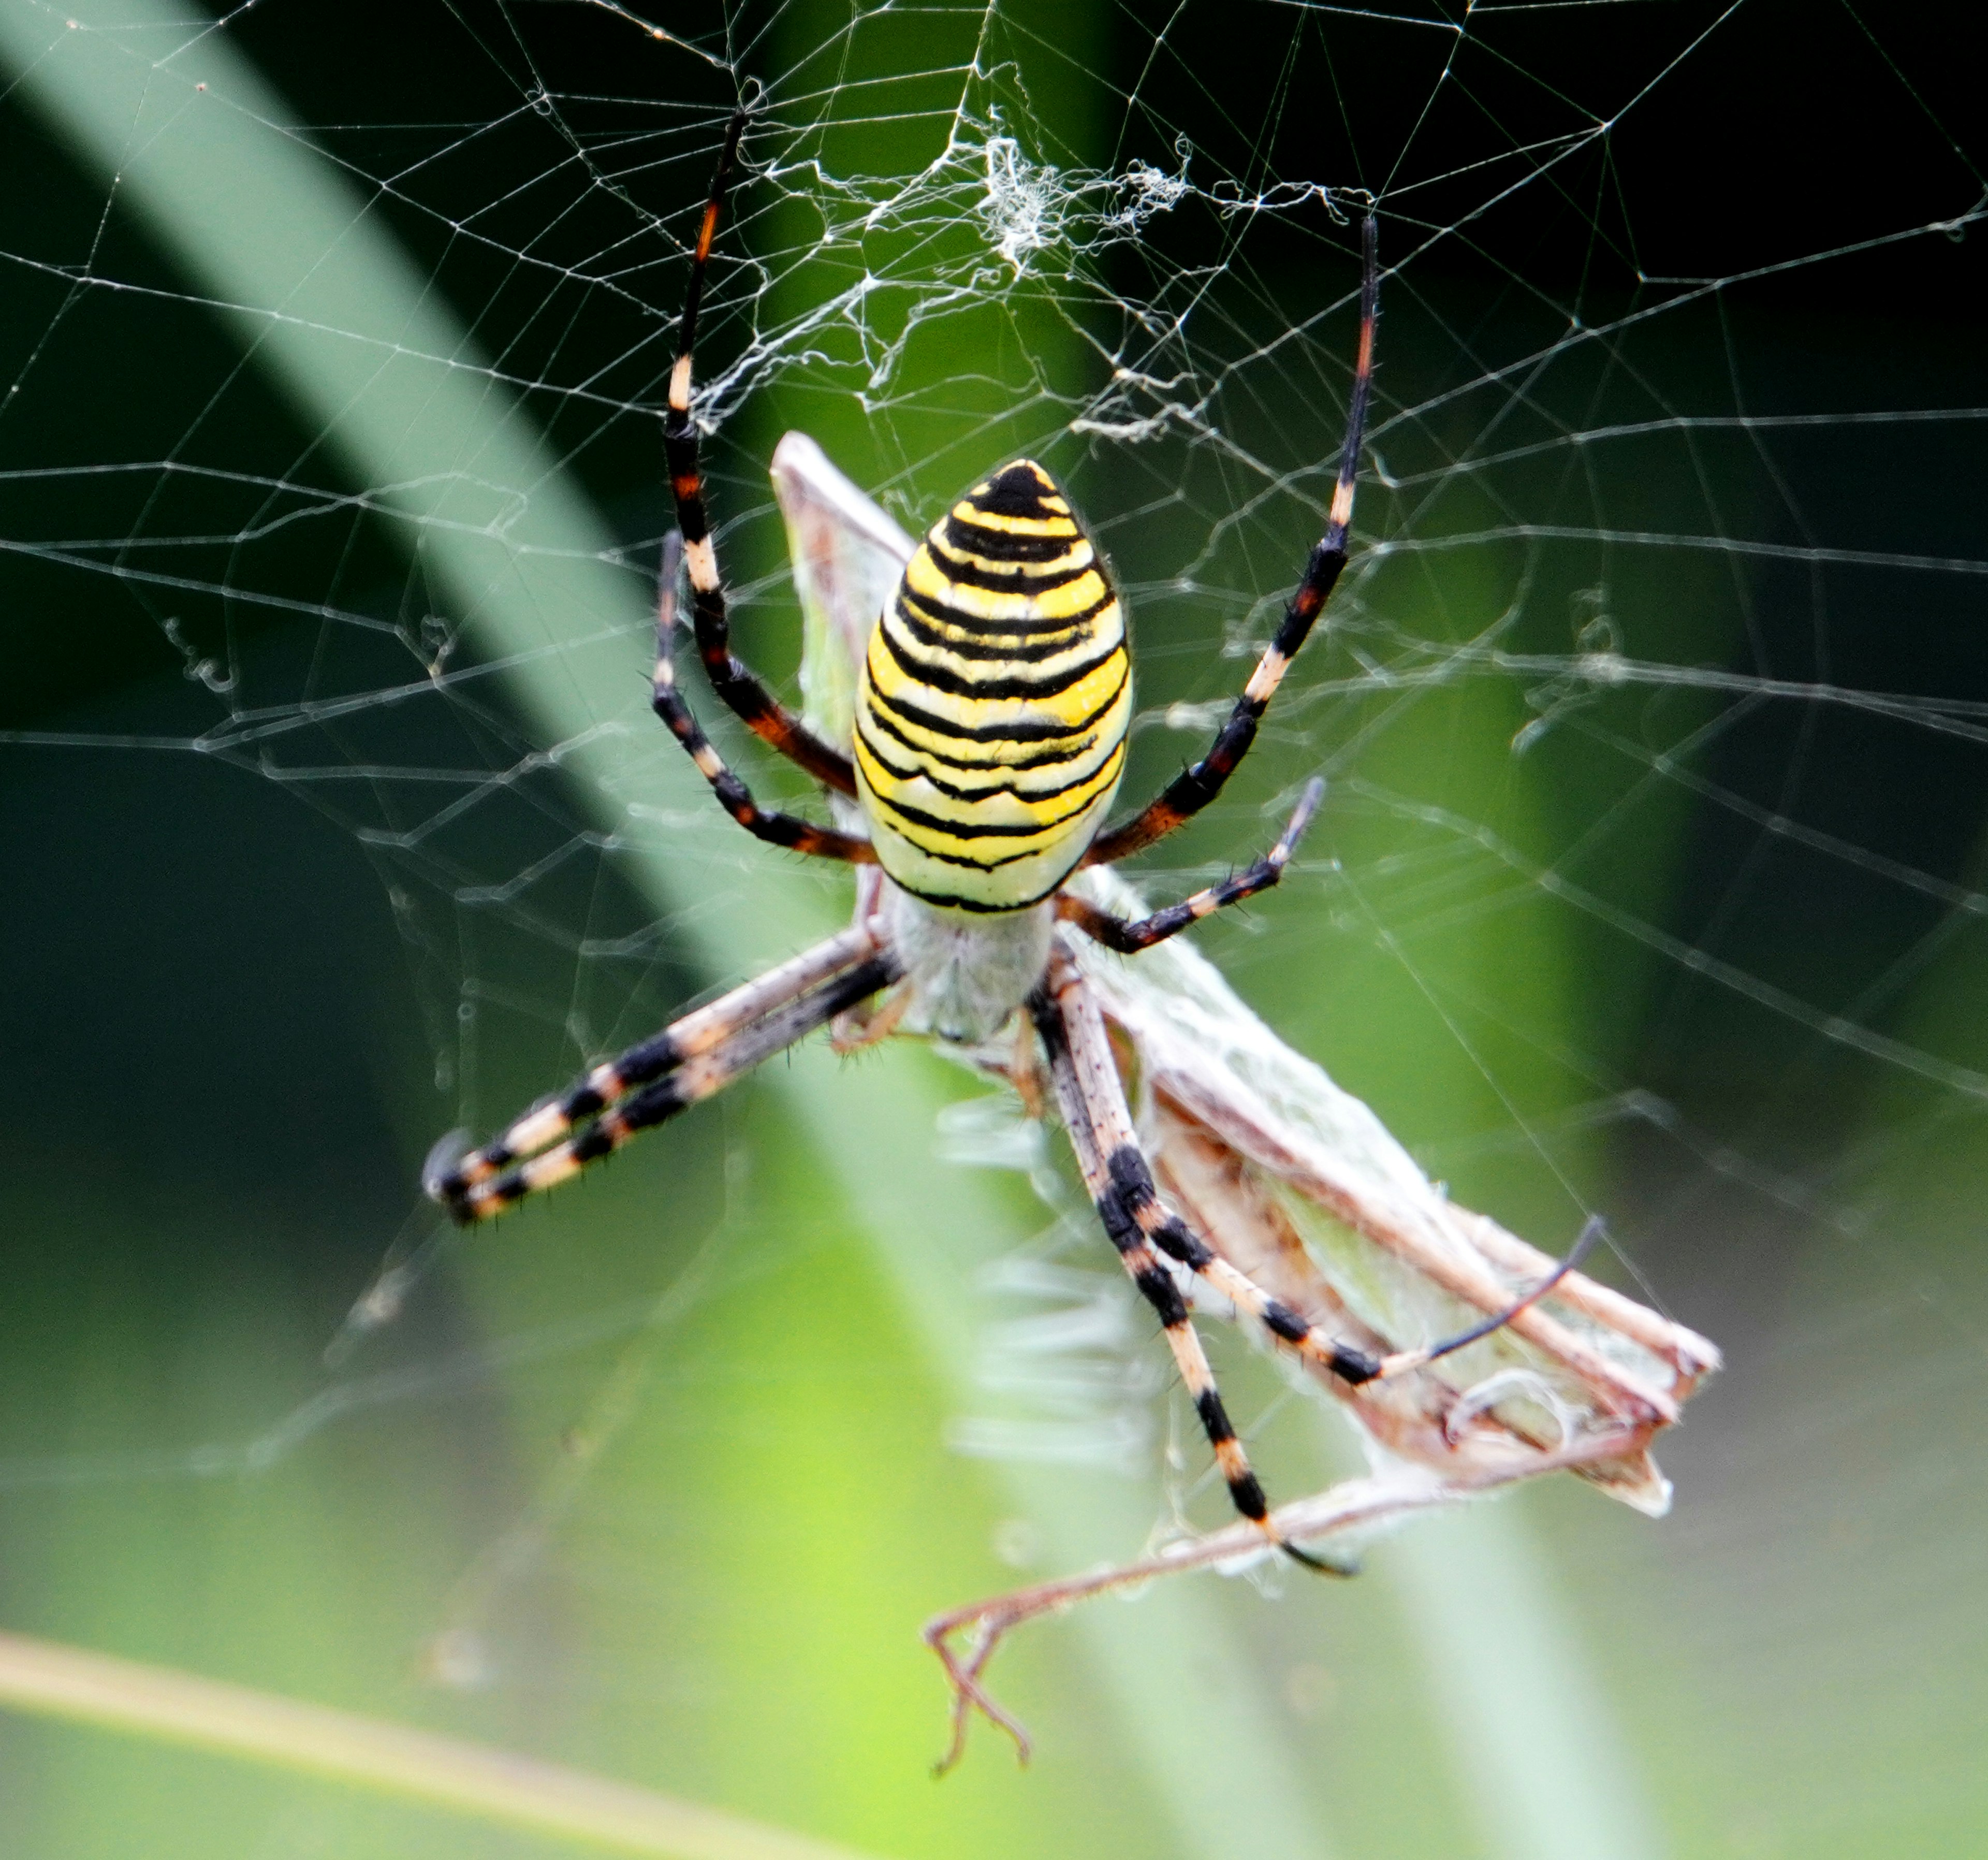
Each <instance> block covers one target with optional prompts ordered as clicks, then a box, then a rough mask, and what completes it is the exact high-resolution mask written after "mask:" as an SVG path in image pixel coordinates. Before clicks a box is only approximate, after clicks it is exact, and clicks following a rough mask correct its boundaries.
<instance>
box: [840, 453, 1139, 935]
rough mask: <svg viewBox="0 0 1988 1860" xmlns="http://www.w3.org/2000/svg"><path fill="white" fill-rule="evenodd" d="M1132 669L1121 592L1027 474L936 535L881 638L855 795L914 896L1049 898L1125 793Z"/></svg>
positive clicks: (955, 514)
mask: <svg viewBox="0 0 1988 1860" xmlns="http://www.w3.org/2000/svg"><path fill="white" fill-rule="evenodd" d="M1131 716H1132V667H1131V659H1130V658H1129V657H1128V655H1127V653H1126V651H1125V624H1124V615H1123V614H1121V611H1120V610H1119V606H1118V595H1117V590H1116V589H1114V587H1112V585H1111V577H1110V575H1109V574H1108V573H1107V571H1106V570H1105V566H1104V563H1103V561H1102V560H1100V558H1099V556H1098V554H1097V551H1096V550H1094V548H1093V547H1092V546H1091V543H1090V538H1089V537H1088V536H1086V535H1085V534H1084V530H1083V528H1082V526H1080V524H1079V523H1078V522H1077V519H1076V518H1075V516H1073V515H1072V513H1071V511H1070V504H1069V501H1068V500H1067V499H1066V498H1065V497H1064V496H1063V493H1062V492H1060V491H1059V490H1058V489H1057V486H1056V483H1055V481H1054V480H1053V479H1051V478H1050V475H1049V474H1048V472H1045V471H1044V470H1043V468H1042V467H1041V466H1040V465H1036V464H1035V463H1034V462H1032V461H1031V460H1029V459H1026V458H1025V459H1023V460H1021V461H1019V462H1018V463H1016V464H1014V465H1009V466H1007V467H1006V468H1004V469H1003V470H1002V471H1000V472H996V474H995V475H994V476H993V477H992V478H990V479H987V480H986V482H983V483H981V484H978V485H975V486H974V487H973V489H972V490H970V491H969V492H967V493H966V495H965V496H964V497H962V499H960V500H959V501H958V502H957V503H956V504H955V505H954V506H952V509H950V510H949V511H948V512H946V514H945V516H943V517H942V518H941V519H939V520H938V522H936V523H935V524H934V525H933V526H932V527H931V530H930V532H929V533H928V534H927V535H926V536H925V540H924V541H923V542H921V543H920V544H919V545H918V552H917V553H916V554H915V555H914V556H912V557H911V562H910V563H909V564H908V566H907V567H906V568H905V570H904V579H903V580H901V582H899V583H898V591H897V593H896V594H895V595H894V597H892V600H891V604H890V605H889V607H887V608H886V609H885V610H884V614H883V617H882V618H881V619H880V620H879V621H877V626H876V628H875V631H873V632H872V633H871V635H870V649H869V652H868V654H867V656H866V658H865V659H864V667H863V681H862V687H861V689H860V692H859V694H858V696H857V706H856V787H857V794H858V795H859V796H860V798H861V800H862V803H863V806H864V810H865V811H866V812H867V813H868V815H869V817H870V823H871V834H872V836H873V837H874V840H875V841H876V844H877V858H878V860H879V861H880V862H881V864H882V865H883V867H884V871H887V872H888V873H889V874H891V878H894V880H895V881H897V882H898V884H900V885H901V886H902V887H903V888H904V889H905V890H906V891H910V892H912V893H914V894H915V895H917V896H918V897H920V898H924V899H925V901H927V902H928V903H930V904H935V905H945V906H950V907H952V908H956V909H960V910H966V911H1014V910H1019V909H1020V908H1022V907H1023V906H1024V905H1031V904H1033V903H1035V902H1036V901H1037V900H1038V899H1040V898H1045V897H1046V896H1047V895H1048V894H1050V892H1051V891H1054V890H1055V889H1056V888H1057V886H1058V885H1059V884H1061V883H1062V882H1063V880H1064V879H1065V878H1067V877H1069V875H1070V872H1071V871H1072V870H1073V868H1074V867H1075V866H1076V864H1077V861H1078V860H1079V859H1080V858H1082V857H1083V856H1084V849H1085V848H1086V847H1087V846H1089V845H1090V841H1091V840H1092V838H1093V837H1094V835H1095V834H1096V833H1097V829H1098V827H1099V826H1100V824H1101V823H1102V822H1103V820H1104V810H1105V809H1106V808H1107V807H1110V806H1111V796H1112V795H1113V794H1114V793H1115V792H1116V790H1117V786H1118V777H1119V776H1120V774H1121V773H1122V771H1123V769H1124V764H1125V732H1126V729H1127V727H1128V725H1129V724H1130V722H1131Z"/></svg>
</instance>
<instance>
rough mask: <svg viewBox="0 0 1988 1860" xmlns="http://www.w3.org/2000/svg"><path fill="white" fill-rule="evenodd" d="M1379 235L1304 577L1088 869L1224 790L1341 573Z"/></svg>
mask: <svg viewBox="0 0 1988 1860" xmlns="http://www.w3.org/2000/svg"><path fill="white" fill-rule="evenodd" d="M1379 236H1380V235H1379V232H1378V228H1376V226H1375V225H1374V217H1373V215H1371V214H1369V215H1368V216H1367V219H1366V222H1365V224H1364V226H1363V227H1362V228H1361V259H1362V270H1361V283H1360V352H1359V357H1358V359H1357V361H1356V362H1355V363H1354V374H1353V394H1352V400H1351V404H1350V405H1349V406H1348V408H1347V414H1346V438H1345V441H1344V444H1343V445H1342V446H1341V450H1340V455H1339V477H1338V480H1337V482H1336V483H1335V484H1334V486H1333V491H1332V504H1331V507H1330V509H1328V510H1327V512H1326V521H1325V533H1324V536H1321V537H1320V539H1319V541H1318V543H1317V545H1316V546H1314V547H1313V550H1312V552H1311V560H1310V561H1309V562H1308V563H1307V564H1306V565H1305V572H1304V579H1303V580H1301V581H1300V583H1298V586H1297V593H1296V594H1293V595H1292V597H1291V598H1290V604H1289V605H1287V606H1286V607H1285V609H1284V617H1283V621H1281V622H1280V624H1279V626H1278V627H1277V631H1276V637H1274V638H1273V640H1272V641H1270V645H1269V647H1268V648H1266V651H1265V652H1264V654H1263V657H1262V658H1260V659H1259V660H1258V661H1256V670H1255V671H1253V672H1252V673H1251V674H1250V675H1249V683H1248V684H1247V685H1245V686H1244V687H1243V688H1242V696H1240V697H1239V698H1237V699H1236V705H1235V708H1233V709H1232V710H1231V711H1230V712H1229V720H1228V722H1226V723H1225V724H1223V725H1222V728H1221V729H1220V730H1219V732H1217V734H1216V736H1215V742H1214V743H1213V745H1212V747H1211V748H1210V749H1209V752H1208V753H1207V754H1206V755H1205V756H1203V757H1202V759H1201V760H1200V761H1199V762H1198V763H1195V764H1193V765H1192V766H1191V767H1190V768H1188V769H1184V770H1183V771H1182V773H1180V774H1179V775H1178V776H1176V777H1175V779H1174V780H1173V781H1172V783H1171V784H1170V785H1169V786H1168V788H1167V790H1166V791H1165V793H1163V794H1161V796H1160V797H1159V799H1158V800H1156V801H1155V802H1153V803H1151V806H1149V807H1147V808H1146V810H1144V812H1143V813H1138V814H1135V815H1134V816H1133V817H1132V818H1131V820H1128V821H1126V822H1125V823H1124V824H1123V825H1122V826H1118V827H1108V828H1107V829H1106V830H1105V831H1104V832H1103V833H1101V834H1099V835H1098V836H1097V838H1096V839H1095V840H1093V841H1092V842H1091V846H1090V851H1088V852H1087V853H1086V854H1084V864H1086V865H1110V864H1114V862H1115V861H1118V860H1120V859H1123V858H1125V857H1128V855H1130V854H1133V853H1136V852H1138V851H1139V850H1140V848H1141V847H1146V846H1150V845H1151V844H1152V843H1153V842H1154V841H1155V840H1158V839H1161V838H1163V837H1165V835H1166V834H1170V833H1171V832H1172V831H1173V830H1174V829H1175V827H1178V826H1180V825H1181V824H1182V823H1183V822H1185V821H1186V820H1192V818H1193V817H1194V816H1195V815H1196V814H1197V813H1200V811H1201V810H1202V808H1204V807H1206V806H1207V805H1208V804H1209V802H1211V801H1212V800H1214V799H1215V796H1217V795H1218V794H1219V793H1221V792H1222V786H1223V785H1224V784H1225V783H1226V782H1227V781H1228V780H1229V776H1232V774H1234V773H1236V765H1237V764H1238V763H1240V762H1241V761H1242V758H1243V757H1244V756H1246V755H1247V754H1248V753H1249V746H1250V745H1251V744H1252V743H1253V742H1255V741H1256V725H1258V723H1259V722H1261V720H1262V719H1263V713H1264V712H1265V711H1266V710H1267V709H1269V708H1270V700H1271V698H1273V697H1275V696H1276V692H1277V687H1278V685H1280V684H1281V683H1282V682H1283V676H1284V674H1285V673H1286V671H1289V670H1290V664H1291V661H1292V660H1293V659H1294V658H1297V654H1298V649H1299V648H1300V647H1301V646H1303V644H1304V643H1305V641H1306V639H1307V637H1309V636H1310V632H1311V629H1312V623H1313V621H1316V620H1317V618H1318V617H1319V614H1320V612H1321V610H1323V609H1324V606H1325V604H1326V602H1327V600H1329V599H1330V597H1331V594H1332V590H1333V587H1334V584H1335V583H1337V581H1338V580H1339V573H1340V570H1341V569H1343V568H1344V567H1345V566H1346V533H1347V528H1348V526H1350V525H1351V522H1352V521H1353V489H1354V480H1355V479H1357V477H1358V476H1359V472H1360V450H1361V445H1363V444H1364V441H1365V439H1366V435H1367V406H1368V401H1369V399H1370V398H1371V394H1372V391H1373V384H1374V321H1375V319H1376V317H1377V316H1378V315H1379V312H1380V289H1381V286H1380V261H1379V257H1378V245H1379Z"/></svg>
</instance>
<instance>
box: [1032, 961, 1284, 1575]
mask: <svg viewBox="0 0 1988 1860" xmlns="http://www.w3.org/2000/svg"><path fill="white" fill-rule="evenodd" d="M1028 1005H1029V1016H1030V1018H1031V1019H1032V1020H1033V1021H1034V1022H1035V1026H1036V1033H1037V1034H1038V1035H1039V1036H1040V1038H1041V1040H1042V1043H1043V1049H1044V1050H1045V1051H1046V1053H1048V1055H1049V1060H1050V1078H1051V1080H1053V1083H1054V1084H1055V1087H1056V1092H1057V1101H1058V1103H1059V1104H1060V1108H1061V1109H1062V1111H1063V1124H1064V1126H1065V1128H1067V1130H1068V1131H1069V1133H1070V1147H1071V1148H1072V1149H1073V1151H1074V1152H1075V1153H1076V1156H1077V1170H1078V1173H1079V1174H1080V1175H1082V1176H1083V1178H1084V1186H1085V1188H1086V1189H1087V1190H1089V1192H1090V1197H1091V1201H1092V1202H1093V1204H1094V1206H1095V1207H1096V1209H1097V1218H1098V1219H1099V1221H1100V1223H1101V1224H1102V1225H1103V1226H1104V1232H1105V1235H1106V1236H1107V1238H1108V1239H1110V1240H1111V1244H1112V1246H1114V1248H1115V1249H1116V1250H1117V1254H1118V1258H1119V1260H1120V1263H1121V1264H1122V1265H1123V1266H1124V1268H1125V1270H1126V1272H1127V1273H1128V1275H1129V1276H1130V1277H1131V1280H1132V1283H1134V1285H1135V1286H1137V1287H1138V1290H1139V1294H1140V1296H1141V1297H1143V1298H1144V1300H1146V1302H1147V1304H1148V1305H1149V1306H1151V1308H1152V1310H1153V1314H1154V1315H1155V1317H1158V1320H1159V1321H1160V1328H1161V1330H1162V1331H1164V1332H1165V1334H1166V1339H1167V1344H1168V1348H1170V1349H1171V1351H1172V1352H1173V1358H1174V1363H1175V1367H1176V1368H1178V1371H1180V1378H1181V1381H1182V1385H1183V1386H1184V1387H1185V1388H1186V1390H1187V1392H1188V1399H1189V1400H1191V1401H1192V1402H1193V1403H1194V1411H1195V1415H1196V1416H1197V1418H1198V1419H1199V1420H1200V1422H1201V1425H1202V1432H1204V1433H1205V1435H1206V1436H1208V1444H1209V1449H1210V1450H1211V1451H1212V1452H1213V1453H1214V1455H1215V1466H1216V1468H1217V1469H1218V1470H1219V1472H1220V1473H1221V1474H1222V1480H1223V1482H1224V1483H1226V1485H1227V1486H1228V1488H1229V1502H1230V1503H1232V1504H1233V1505H1234V1506H1235V1507H1236V1511H1237V1512H1238V1513H1239V1514H1240V1515H1241V1516H1242V1517H1245V1518H1246V1519H1248V1520H1249V1522H1250V1523H1251V1524H1255V1525H1256V1527H1258V1528H1259V1529H1260V1530H1262V1531H1263V1533H1264V1534H1265V1535H1266V1537H1268V1538H1269V1539H1270V1541H1271V1542H1272V1543H1273V1544H1275V1545H1276V1547H1277V1548H1279V1549H1280V1550H1286V1551H1290V1552H1291V1554H1293V1556H1296V1557H1297V1558H1298V1560H1299V1561H1300V1562H1306V1563H1309V1562H1310V1561H1311V1559H1310V1558H1309V1557H1305V1556H1304V1555H1303V1554H1302V1553H1301V1552H1299V1551H1292V1550H1291V1547H1290V1545H1288V1544H1286V1543H1285V1542H1284V1540H1283V1538H1282V1537H1280V1536H1279V1535H1278V1534H1277V1533H1276V1530H1275V1529H1274V1527H1273V1526H1272V1525H1271V1524H1270V1503H1269V1501H1268V1500H1266V1498H1265V1497H1264V1496H1263V1485H1262V1483H1261V1482H1260V1481H1259V1480H1258V1479H1257V1477H1256V1473H1255V1472H1254V1470H1253V1469H1252V1468H1251V1466H1250V1464H1249V1455H1248V1454H1247V1453H1246V1452H1245V1451H1244V1450H1243V1446H1242V1442H1241V1440H1240V1439H1238V1438H1237V1436H1236V1429H1235V1426H1234V1424H1233V1423H1232V1422H1231V1421H1230V1420H1229V1412H1228V1410H1227V1409H1226V1408H1225V1407H1224V1406H1223V1405H1222V1394H1221V1391H1220V1390H1219V1388H1217V1387H1216V1385H1215V1372H1214V1371H1213V1370H1212V1368H1210V1367H1209V1361H1208V1356H1207V1353H1206V1352H1205V1351H1204V1350H1203V1349H1202V1344H1201V1338H1200V1337H1199V1334H1197V1333H1196V1331H1195V1327H1194V1322H1193V1320H1192V1318H1191V1317H1189V1316H1188V1309H1187V1301H1186V1300H1185V1298H1183V1297H1182V1295H1181V1290H1180V1287H1178V1285H1177V1284H1175V1282H1174V1277H1173V1274H1172V1273H1171V1272H1169V1271H1168V1270H1167V1268H1166V1266H1165V1265H1163V1264H1162V1263H1161V1260H1160V1258H1159V1256H1158V1254H1157V1253H1155V1251H1154V1250H1153V1249H1152V1247H1151V1245H1150V1244H1149V1243H1148V1239H1147V1236H1146V1235H1145V1233H1144V1232H1143V1231H1142V1230H1141V1227H1140V1225H1139V1223H1138V1220H1137V1219H1135V1218H1134V1215H1133V1212H1132V1210H1131V1209H1130V1208H1129V1207H1128V1206H1127V1204H1126V1201H1125V1198H1124V1195H1123V1194H1122V1193H1121V1192H1120V1190H1119V1188H1118V1186H1117V1183H1116V1182H1114V1181H1113V1180H1112V1179H1111V1175H1110V1173H1109V1172H1107V1169H1106V1168H1104V1158H1103V1152H1102V1151H1101V1149H1100V1144H1099V1141H1098V1137H1099V1124H1100V1121H1102V1120H1101V1118H1100V1108H1101V1101H1104V1100H1107V1099H1111V1100H1115V1101H1116V1102H1117V1106H1118V1108H1119V1109H1120V1111H1121V1114H1122V1108H1123V1104H1124V1099H1123V1095H1122V1094H1121V1091H1120V1090H1119V1087H1118V1081H1117V1073H1116V1071H1115V1070H1113V1069H1112V1067H1111V1058H1110V1056H1109V1053H1108V1052H1107V1053H1104V1056H1103V1057H1102V1061H1101V1065H1102V1070H1100V1056H1099V1053H1097V1051H1095V1050H1093V1047H1092V1043H1090V1042H1089V1041H1087V1040H1086V1041H1084V1042H1083V1043H1082V1047H1083V1050H1078V1049H1077V1043H1076V1042H1075V1041H1073V1037H1072V1036H1073V1031H1074V1030H1075V1029H1076V1026H1077V1024H1078V1023H1080V1020H1081V1018H1082V1016H1083V1015H1084V1011H1085V1009H1089V1011H1090V1013H1091V1014H1092V1015H1095V1013H1096V1012H1097V1009H1096V1007H1095V1005H1094V1003H1090V1000H1089V998H1088V996H1087V995H1086V994H1085V993H1084V987H1083V984H1082V982H1081V980H1080V979H1079V978H1078V976H1077V973H1076V971H1075V969H1073V967H1071V966H1070V965H1069V963H1068V962H1067V960H1066V961H1063V962H1060V963H1057V964H1055V965H1053V966H1052V969H1051V972H1050V979H1049V980H1048V981H1046V982H1044V983H1043V986H1042V987H1040V989H1037V990H1036V993H1034V994H1033V996H1030V997H1029V1004H1028ZM1098 1033H1099V1041H1098V1044H1099V1045H1100V1046H1101V1043H1102V1040H1103V1026H1102V1023H1100V1024H1099V1028H1098ZM1107 1073H1108V1074H1109V1077H1107V1076H1106V1074H1107Z"/></svg>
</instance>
